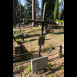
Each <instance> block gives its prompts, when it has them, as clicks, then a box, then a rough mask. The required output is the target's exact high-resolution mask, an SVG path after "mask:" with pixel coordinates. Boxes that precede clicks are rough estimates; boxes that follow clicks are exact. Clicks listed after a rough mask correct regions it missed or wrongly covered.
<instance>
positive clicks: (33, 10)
mask: <svg viewBox="0 0 77 77" xmlns="http://www.w3.org/2000/svg"><path fill="white" fill-rule="evenodd" d="M35 17H36V14H35V0H32V19H33V20H34V19H35ZM32 26H35V22H32Z"/></svg>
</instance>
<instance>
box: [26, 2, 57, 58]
mask: <svg viewBox="0 0 77 77" xmlns="http://www.w3.org/2000/svg"><path fill="white" fill-rule="evenodd" d="M46 6H47V2H46V3H45V4H44V9H43V19H42V20H36V19H34V20H32V19H26V21H28V22H36V23H41V24H42V27H41V34H40V37H39V39H41V38H42V39H41V41H40V43H41V42H42V41H43V40H44V38H45V37H44V36H43V30H44V25H45V24H46V23H47V24H56V23H55V22H50V21H46V17H45V16H46ZM43 42H44V41H43ZM41 44H42V43H41ZM41 44H39V50H38V57H40V51H41ZM42 45H43V44H42Z"/></svg>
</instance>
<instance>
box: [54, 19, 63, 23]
mask: <svg viewBox="0 0 77 77" xmlns="http://www.w3.org/2000/svg"><path fill="white" fill-rule="evenodd" d="M55 22H59V23H64V20H55Z"/></svg>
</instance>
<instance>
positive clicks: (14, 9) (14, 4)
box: [13, 0, 16, 26]
mask: <svg viewBox="0 0 77 77" xmlns="http://www.w3.org/2000/svg"><path fill="white" fill-rule="evenodd" d="M15 25H16V0H13V26H15Z"/></svg>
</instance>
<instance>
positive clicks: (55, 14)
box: [54, 0, 58, 20]
mask: <svg viewBox="0 0 77 77" xmlns="http://www.w3.org/2000/svg"><path fill="white" fill-rule="evenodd" d="M57 16H58V0H56V2H55V8H54V20H56V18H57Z"/></svg>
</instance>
